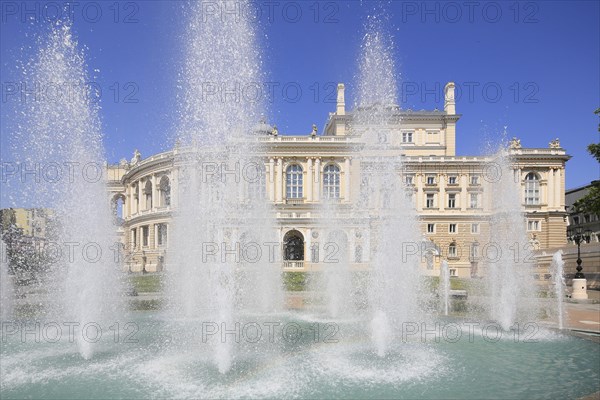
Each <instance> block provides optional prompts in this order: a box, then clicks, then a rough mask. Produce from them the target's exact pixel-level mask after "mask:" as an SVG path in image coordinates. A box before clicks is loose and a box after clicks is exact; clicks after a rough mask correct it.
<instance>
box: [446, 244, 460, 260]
mask: <svg viewBox="0 0 600 400" xmlns="http://www.w3.org/2000/svg"><path fill="white" fill-rule="evenodd" d="M448 257H458V253H457V252H456V242H452V243H450V245H449V246H448Z"/></svg>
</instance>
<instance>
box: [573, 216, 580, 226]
mask: <svg viewBox="0 0 600 400" xmlns="http://www.w3.org/2000/svg"><path fill="white" fill-rule="evenodd" d="M573 224H574V225H579V216H578V215H576V216H574V217H573Z"/></svg>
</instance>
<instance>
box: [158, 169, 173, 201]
mask: <svg viewBox="0 0 600 400" xmlns="http://www.w3.org/2000/svg"><path fill="white" fill-rule="evenodd" d="M159 190H160V205H161V206H163V207H166V206H170V205H171V181H170V180H169V177H168V176H166V175H165V176H163V177H162V178H160V184H159Z"/></svg>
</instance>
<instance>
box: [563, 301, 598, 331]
mask: <svg viewBox="0 0 600 400" xmlns="http://www.w3.org/2000/svg"><path fill="white" fill-rule="evenodd" d="M565 311H566V318H565V327H566V328H568V329H576V330H582V331H592V332H597V333H598V334H600V303H596V304H583V303H566V304H565Z"/></svg>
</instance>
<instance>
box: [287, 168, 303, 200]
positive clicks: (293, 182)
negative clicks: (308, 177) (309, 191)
mask: <svg viewBox="0 0 600 400" xmlns="http://www.w3.org/2000/svg"><path fill="white" fill-rule="evenodd" d="M285 172H286V174H285V175H286V178H285V179H286V180H285V183H286V197H287V198H288V199H301V198H302V197H303V193H302V167H301V166H299V165H298V164H292V165H290V166H289V167H287V169H286V171H285Z"/></svg>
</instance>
